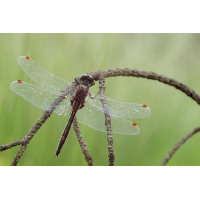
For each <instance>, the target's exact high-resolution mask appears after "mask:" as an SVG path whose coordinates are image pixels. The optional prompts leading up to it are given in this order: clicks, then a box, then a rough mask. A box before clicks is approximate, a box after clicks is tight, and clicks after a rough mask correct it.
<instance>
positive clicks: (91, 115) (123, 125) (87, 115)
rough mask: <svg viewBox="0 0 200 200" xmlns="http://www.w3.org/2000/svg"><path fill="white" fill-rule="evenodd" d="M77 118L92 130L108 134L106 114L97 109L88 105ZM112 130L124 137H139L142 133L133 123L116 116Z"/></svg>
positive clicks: (112, 117) (112, 123)
mask: <svg viewBox="0 0 200 200" xmlns="http://www.w3.org/2000/svg"><path fill="white" fill-rule="evenodd" d="M76 116H77V119H78V120H79V121H80V122H81V123H83V124H85V125H87V126H89V127H90V128H93V129H95V130H98V131H102V132H107V131H106V126H105V115H104V112H102V111H101V110H99V109H97V107H95V106H92V105H91V104H87V105H86V106H85V107H83V108H82V109H80V110H78V112H77V114H76ZM111 129H112V133H118V134H124V135H137V134H139V133H140V129H139V127H138V126H134V125H133V123H132V122H130V121H128V120H125V119H122V118H119V117H116V116H111Z"/></svg>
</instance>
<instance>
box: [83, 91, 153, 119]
mask: <svg viewBox="0 0 200 200" xmlns="http://www.w3.org/2000/svg"><path fill="white" fill-rule="evenodd" d="M86 101H87V103H88V104H91V105H93V106H96V107H97V109H99V110H101V111H102V112H103V107H102V103H101V100H100V96H99V95H97V96H96V97H95V98H94V99H91V98H90V97H89V96H88V97H87V98H86ZM106 101H107V105H108V109H109V113H110V115H111V116H117V117H120V118H126V119H138V118H144V117H149V116H150V115H151V109H150V108H149V107H148V106H146V105H142V104H137V103H129V102H122V101H117V100H115V99H111V98H109V97H106Z"/></svg>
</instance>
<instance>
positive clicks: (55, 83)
mask: <svg viewBox="0 0 200 200" xmlns="http://www.w3.org/2000/svg"><path fill="white" fill-rule="evenodd" d="M17 62H18V64H19V65H20V67H21V68H22V69H23V70H24V72H25V73H26V74H27V75H28V76H29V77H30V78H31V79H32V80H33V81H34V82H35V83H36V84H37V85H39V86H41V87H42V88H45V89H47V90H51V91H62V90H65V89H66V88H67V86H68V85H70V83H68V82H67V81H65V80H64V79H62V78H59V77H58V76H56V75H53V74H51V73H49V72H47V71H46V70H45V69H44V68H42V67H41V66H40V65H39V64H37V63H36V62H35V61H33V60H32V59H31V58H29V57H27V56H20V57H18V58H17Z"/></svg>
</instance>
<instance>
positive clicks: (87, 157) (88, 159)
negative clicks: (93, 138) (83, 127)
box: [73, 116, 94, 166]
mask: <svg viewBox="0 0 200 200" xmlns="http://www.w3.org/2000/svg"><path fill="white" fill-rule="evenodd" d="M73 128H74V131H75V133H76V136H77V139H78V142H79V144H80V147H81V149H82V152H83V154H84V155H85V160H86V162H87V163H88V165H89V166H94V163H93V161H92V157H91V155H90V152H89V150H88V149H87V146H86V144H85V142H84V139H83V136H82V134H81V132H80V129H79V127H78V123H77V119H76V116H75V117H74V120H73Z"/></svg>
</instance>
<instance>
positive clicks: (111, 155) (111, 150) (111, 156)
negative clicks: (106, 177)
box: [99, 76, 115, 166]
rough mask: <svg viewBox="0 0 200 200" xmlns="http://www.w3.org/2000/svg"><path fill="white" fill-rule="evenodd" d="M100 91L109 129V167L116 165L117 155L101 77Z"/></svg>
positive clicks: (103, 81) (103, 80)
mask: <svg viewBox="0 0 200 200" xmlns="http://www.w3.org/2000/svg"><path fill="white" fill-rule="evenodd" d="M99 89H100V99H101V102H102V106H103V110H104V114H105V125H106V129H107V141H108V157H109V166H113V165H114V160H115V153H114V148H113V136H112V130H111V119H110V115H109V114H107V113H109V110H108V106H107V102H106V98H105V95H104V93H105V89H106V86H105V79H104V78H103V77H102V76H101V77H100V78H99ZM105 111H106V112H105Z"/></svg>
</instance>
